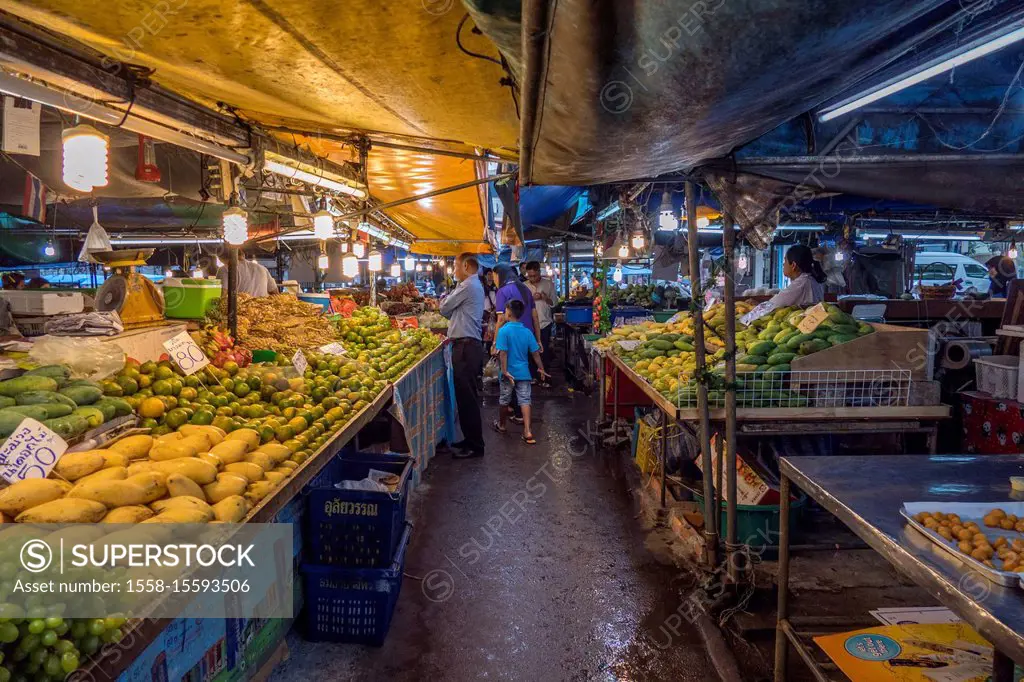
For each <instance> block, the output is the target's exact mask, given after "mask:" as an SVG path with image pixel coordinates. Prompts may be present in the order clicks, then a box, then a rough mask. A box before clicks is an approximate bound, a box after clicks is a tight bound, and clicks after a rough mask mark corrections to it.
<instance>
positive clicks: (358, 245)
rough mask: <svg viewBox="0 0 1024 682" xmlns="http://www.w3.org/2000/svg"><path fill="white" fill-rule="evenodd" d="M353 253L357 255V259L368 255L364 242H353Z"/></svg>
mask: <svg viewBox="0 0 1024 682" xmlns="http://www.w3.org/2000/svg"><path fill="white" fill-rule="evenodd" d="M352 253H354V254H355V255H356V258H362V257H363V256H365V255H366V244H363V243H362V242H352Z"/></svg>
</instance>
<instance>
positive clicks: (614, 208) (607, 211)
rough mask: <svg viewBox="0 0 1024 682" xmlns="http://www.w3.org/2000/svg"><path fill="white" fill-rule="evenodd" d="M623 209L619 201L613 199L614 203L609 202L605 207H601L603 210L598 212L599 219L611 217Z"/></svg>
mask: <svg viewBox="0 0 1024 682" xmlns="http://www.w3.org/2000/svg"><path fill="white" fill-rule="evenodd" d="M621 209H622V207H621V206H619V202H618V201H613V202H612V203H610V204H608V205H607V206H605V207H604V208H603V209H601V212H600V213H598V214H597V219H598V220H608V218H611V217H612V216H613V215H615V214H616V213H618V212H619V211H620V210H621Z"/></svg>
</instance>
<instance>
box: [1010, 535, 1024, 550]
mask: <svg viewBox="0 0 1024 682" xmlns="http://www.w3.org/2000/svg"><path fill="white" fill-rule="evenodd" d="M1010 546H1011V547H1013V550H1014V551H1015V552H1024V540H1021V539H1020V538H1014V539H1013V540H1012V541H1011V542H1010Z"/></svg>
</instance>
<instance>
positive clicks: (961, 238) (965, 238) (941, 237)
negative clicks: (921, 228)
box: [860, 232, 981, 242]
mask: <svg viewBox="0 0 1024 682" xmlns="http://www.w3.org/2000/svg"><path fill="white" fill-rule="evenodd" d="M890 234H895V235H896V236H899V237H903V238H904V239H913V240H915V241H935V242H980V241H981V237H979V236H978V235H976V234H968V235H953V234H927V233H926V234H901V233H899V232H862V233H861V235H860V237H861V239H885V238H886V237H888V236H889V235H890Z"/></svg>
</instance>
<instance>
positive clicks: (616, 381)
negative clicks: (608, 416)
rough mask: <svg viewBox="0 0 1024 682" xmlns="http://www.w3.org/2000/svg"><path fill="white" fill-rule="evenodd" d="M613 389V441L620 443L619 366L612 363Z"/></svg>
mask: <svg viewBox="0 0 1024 682" xmlns="http://www.w3.org/2000/svg"><path fill="white" fill-rule="evenodd" d="M612 391H613V393H614V395H615V397H614V401H613V403H612V442H614V443H615V444H616V445H618V444H619V368H618V367H616V366H615V365H612Z"/></svg>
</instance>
